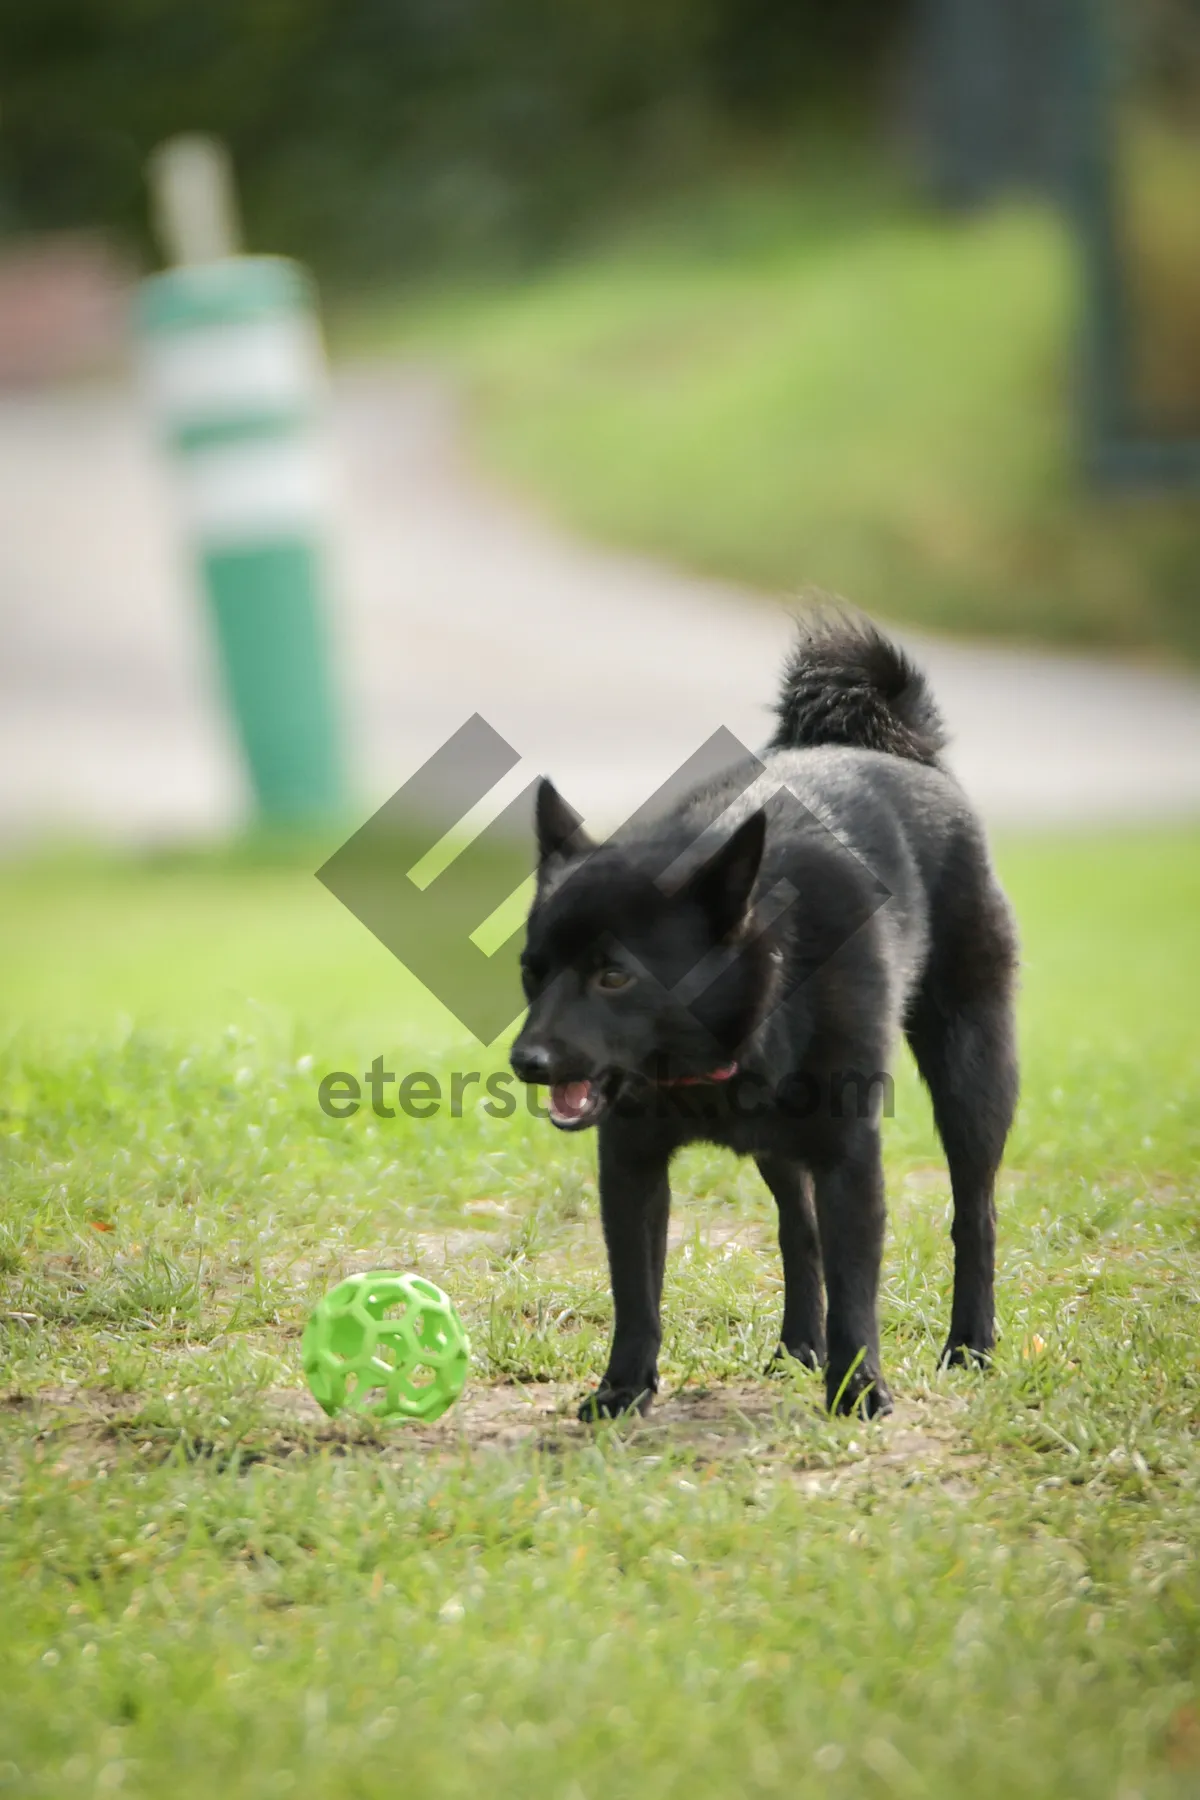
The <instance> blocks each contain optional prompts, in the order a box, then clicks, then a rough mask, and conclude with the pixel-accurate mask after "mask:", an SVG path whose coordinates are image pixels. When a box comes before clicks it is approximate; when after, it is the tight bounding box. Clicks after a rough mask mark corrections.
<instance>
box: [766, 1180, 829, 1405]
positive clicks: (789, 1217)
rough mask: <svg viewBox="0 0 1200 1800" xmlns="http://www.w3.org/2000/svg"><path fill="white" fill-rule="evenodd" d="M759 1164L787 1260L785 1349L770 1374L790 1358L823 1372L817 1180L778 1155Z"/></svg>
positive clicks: (781, 1336) (781, 1343) (781, 1342)
mask: <svg viewBox="0 0 1200 1800" xmlns="http://www.w3.org/2000/svg"><path fill="white" fill-rule="evenodd" d="M754 1160H755V1162H756V1163H757V1164H758V1171H759V1174H760V1175H761V1176H762V1178H763V1180H764V1181H765V1182H766V1184H767V1186H768V1187H769V1188H770V1190H771V1192H772V1194H773V1195H774V1196H775V1204H776V1206H777V1207H778V1208H779V1253H780V1256H781V1257H782V1259H783V1325H782V1328H781V1330H780V1333H779V1349H778V1350H777V1351H776V1353H775V1357H774V1359H773V1361H772V1364H771V1366H770V1368H768V1371H767V1373H768V1374H770V1372H771V1369H772V1368H774V1367H776V1366H777V1365H778V1363H779V1362H780V1360H781V1359H782V1358H784V1357H786V1356H794V1357H795V1358H796V1359H797V1361H798V1362H802V1363H804V1364H806V1365H807V1367H808V1368H810V1369H820V1368H822V1367H823V1366H824V1363H825V1294H824V1289H823V1287H822V1284H821V1240H820V1238H819V1236H818V1234H817V1209H816V1206H815V1204H814V1201H813V1188H812V1176H811V1175H810V1174H809V1172H808V1170H807V1169H806V1168H805V1167H804V1165H803V1163H798V1162H794V1161H793V1160H792V1158H791V1157H788V1156H780V1155H778V1154H777V1153H775V1152H773V1151H764V1152H763V1154H762V1155H761V1156H756V1157H755V1159H754Z"/></svg>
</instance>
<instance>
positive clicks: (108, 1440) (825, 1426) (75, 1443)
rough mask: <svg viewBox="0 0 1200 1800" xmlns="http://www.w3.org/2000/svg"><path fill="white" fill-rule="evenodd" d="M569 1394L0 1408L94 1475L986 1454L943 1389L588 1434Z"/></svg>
mask: <svg viewBox="0 0 1200 1800" xmlns="http://www.w3.org/2000/svg"><path fill="white" fill-rule="evenodd" d="M579 1399H580V1387H579V1384H578V1383H574V1382H536V1383H530V1384H528V1385H522V1386H517V1385H495V1386H484V1385H476V1386H473V1387H471V1388H470V1389H468V1391H467V1393H466V1394H464V1396H463V1397H462V1399H461V1400H460V1401H459V1402H458V1404H457V1405H456V1406H455V1407H454V1408H453V1409H452V1410H451V1412H449V1413H447V1414H446V1415H445V1416H444V1417H443V1418H441V1419H438V1420H436V1421H434V1422H433V1423H432V1424H422V1423H420V1422H418V1421H408V1422H393V1423H382V1424H376V1423H375V1422H373V1421H371V1420H360V1419H356V1418H352V1417H347V1416H343V1417H341V1418H338V1419H330V1418H328V1417H326V1415H325V1413H324V1412H322V1410H321V1408H320V1407H319V1406H318V1405H317V1402H316V1401H315V1400H314V1399H313V1397H312V1396H311V1394H308V1393H307V1392H305V1391H304V1390H303V1389H299V1388H272V1389H268V1390H267V1391H266V1392H265V1393H263V1394H262V1395H261V1396H260V1397H259V1405H258V1407H257V1409H256V1412H255V1416H254V1419H253V1421H252V1422H249V1423H247V1425H246V1426H245V1428H244V1429H242V1430H241V1431H239V1432H237V1433H235V1432H233V1431H226V1430H223V1429H222V1426H224V1425H225V1424H226V1423H227V1422H226V1421H224V1420H221V1421H217V1422H210V1423H209V1426H208V1429H205V1427H204V1425H203V1424H202V1423H201V1422H199V1421H189V1420H187V1419H186V1417H184V1416H183V1415H181V1416H180V1418H179V1420H178V1422H175V1421H167V1420H164V1419H163V1417H162V1416H161V1413H159V1415H158V1416H154V1415H153V1414H151V1416H149V1417H148V1416H147V1414H146V1410H145V1402H144V1401H143V1400H142V1399H141V1398H140V1397H139V1396H138V1395H136V1394H123V1395H114V1394H112V1393H111V1392H108V1391H105V1390H103V1389H82V1388H62V1387H47V1388H43V1389H41V1390H39V1391H38V1392H36V1393H32V1394H20V1395H16V1394H10V1395H8V1396H6V1397H5V1399H4V1401H3V1407H4V1409H5V1410H6V1411H7V1412H9V1414H10V1415H14V1414H15V1415H19V1416H20V1418H21V1422H22V1424H23V1426H24V1428H25V1435H26V1442H31V1443H32V1445H33V1454H34V1456H35V1458H36V1459H37V1460H38V1461H47V1460H49V1461H51V1462H52V1463H53V1466H54V1468H55V1471H56V1472H58V1473H61V1474H62V1475H63V1476H64V1477H81V1476H85V1475H93V1476H94V1475H95V1474H96V1473H97V1472H98V1471H99V1470H100V1469H111V1468H112V1467H113V1466H114V1465H115V1464H116V1463H117V1462H118V1461H120V1460H121V1459H123V1458H127V1457H128V1456H129V1455H130V1454H133V1455H137V1456H140V1457H145V1458H147V1459H149V1460H151V1461H160V1460H162V1459H163V1458H165V1457H168V1456H171V1455H174V1454H179V1453H182V1454H184V1455H185V1456H187V1457H188V1458H195V1457H205V1456H208V1457H212V1458H214V1459H216V1460H218V1461H220V1462H223V1463H229V1462H231V1461H234V1460H237V1461H238V1462H240V1463H243V1464H245V1465H250V1464H253V1463H256V1462H262V1461H272V1462H289V1461H292V1460H294V1459H297V1458H306V1457H310V1456H313V1455H318V1454H321V1453H326V1454H328V1453H329V1452H330V1451H333V1452H334V1453H340V1454H352V1453H353V1454H359V1455H366V1456H376V1457H379V1458H380V1459H381V1460H384V1461H386V1462H397V1461H402V1460H405V1459H407V1458H409V1457H412V1456H420V1457H425V1458H429V1457H433V1458H436V1459H450V1458H455V1457H461V1456H463V1455H477V1454H479V1455H494V1454H497V1453H505V1452H514V1451H523V1450H534V1451H539V1452H544V1453H548V1454H556V1455H563V1454H570V1453H571V1452H572V1451H579V1450H582V1449H584V1448H586V1447H587V1446H588V1444H589V1443H591V1442H594V1441H595V1440H596V1438H597V1436H599V1437H600V1438H601V1440H605V1439H610V1438H611V1437H612V1436H613V1435H618V1436H619V1437H620V1439H621V1441H622V1442H623V1444H624V1445H625V1446H626V1447H627V1449H628V1450H629V1451H630V1452H632V1453H634V1454H636V1455H638V1456H639V1457H641V1458H642V1459H646V1460H659V1459H662V1458H666V1457H680V1456H682V1457H683V1458H684V1459H685V1460H687V1461H690V1462H692V1463H694V1464H695V1465H697V1466H698V1467H701V1468H707V1467H712V1466H714V1465H720V1464H721V1463H724V1462H728V1461H731V1460H743V1459H748V1460H749V1461H751V1462H752V1463H754V1464H755V1465H758V1466H762V1467H763V1468H764V1469H765V1468H770V1469H771V1470H773V1471H774V1472H779V1471H781V1470H783V1471H790V1472H792V1473H794V1475H795V1478H796V1480H797V1481H798V1483H799V1485H800V1486H801V1488H802V1489H803V1491H804V1492H806V1493H811V1494H814V1495H819V1494H833V1493H838V1492H843V1491H845V1490H846V1489H847V1488H848V1487H855V1486H858V1485H859V1484H862V1483H864V1482H871V1481H877V1480H879V1479H881V1478H888V1479H893V1480H899V1481H900V1482H901V1483H903V1484H908V1483H910V1482H911V1481H913V1480H934V1481H936V1482H938V1483H939V1484H940V1486H941V1487H942V1488H943V1489H945V1490H947V1491H950V1492H952V1493H954V1492H961V1493H962V1494H963V1496H964V1497H965V1496H966V1495H967V1494H968V1493H970V1492H971V1491H972V1488H971V1474H972V1471H974V1470H975V1469H977V1468H978V1467H979V1466H980V1465H981V1463H982V1462H983V1458H982V1457H980V1456H977V1455H975V1454H973V1453H972V1451H971V1446H970V1441H969V1439H968V1437H967V1435H966V1433H965V1431H964V1423H963V1417H962V1415H963V1412H964V1407H963V1403H962V1402H961V1401H958V1400H955V1399H953V1398H950V1397H946V1396H928V1397H924V1398H918V1399H911V1400H902V1401H900V1402H898V1404H897V1407H896V1411H895V1413H894V1414H893V1415H892V1416H891V1418H889V1419H886V1420H883V1421H880V1422H877V1423H872V1424H870V1425H868V1424H865V1423H864V1424H861V1425H857V1424H854V1425H850V1426H848V1425H846V1424H845V1423H844V1422H837V1423H836V1424H835V1423H834V1422H832V1421H830V1420H829V1419H828V1417H827V1416H826V1415H825V1413H824V1411H823V1409H822V1408H821V1406H820V1405H819V1402H818V1401H817V1400H816V1399H815V1398H814V1399H812V1400H809V1399H808V1398H807V1397H799V1396H796V1395H795V1394H792V1393H781V1391H780V1389H779V1387H778V1386H776V1385H774V1384H770V1383H765V1382H764V1383H759V1384H757V1385H755V1384H750V1383H747V1384H744V1385H740V1386H735V1385H730V1386H723V1387H714V1388H685V1389H682V1390H680V1391H679V1392H677V1393H669V1394H666V1395H664V1396H662V1397H661V1398H660V1399H659V1401H658V1403H657V1404H656V1405H655V1407H654V1408H653V1410H652V1411H651V1413H650V1415H649V1416H648V1417H647V1418H644V1419H643V1418H628V1419H624V1420H620V1421H616V1422H614V1423H612V1424H605V1425H602V1426H601V1427H599V1431H598V1432H597V1428H595V1427H593V1426H589V1425H583V1424H581V1423H580V1422H579V1420H578V1419H577V1418H576V1416H575V1412H576V1408H577V1406H578V1403H579ZM848 1431H849V1432H852V1433H854V1435H850V1436H847V1432H848Z"/></svg>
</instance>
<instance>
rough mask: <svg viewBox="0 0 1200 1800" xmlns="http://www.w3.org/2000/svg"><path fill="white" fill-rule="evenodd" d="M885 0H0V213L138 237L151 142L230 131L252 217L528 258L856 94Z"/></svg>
mask: <svg viewBox="0 0 1200 1800" xmlns="http://www.w3.org/2000/svg"><path fill="white" fill-rule="evenodd" d="M909 10H910V8H909V7H908V6H907V5H903V4H901V5H898V4H897V3H896V0H842V4H840V5H839V6H837V7H831V6H828V5H827V4H824V3H823V0H649V3H647V0H203V3H200V4H198V3H197V0H5V5H4V8H3V9H2V11H0V69H2V70H3V77H2V80H3V86H2V89H0V231H3V230H6V229H7V230H9V231H13V230H22V229H33V228H44V227H48V226H49V227H62V226H74V225H79V224H103V225H106V226H108V227H110V228H115V229H117V230H118V231H121V232H124V233H125V234H127V235H128V236H129V237H130V238H132V239H134V240H135V241H136V240H140V239H142V237H143V233H144V229H145V226H144V220H145V205H144V195H143V187H142V181H143V177H142V171H143V167H144V163H145V159H146V155H147V153H148V151H149V150H150V149H151V148H152V146H153V145H154V144H155V143H156V142H157V141H158V140H159V139H161V138H163V137H164V136H167V135H168V134H170V133H172V132H175V131H180V130H207V131H213V132H216V133H219V134H220V135H222V136H224V137H225V138H226V139H227V140H228V141H229V143H230V144H231V146H232V149H233V152H234V156H235V159H236V163H237V167H238V170H239V173H240V176H241V181H242V187H243V197H244V205H245V213H246V221H247V236H248V239H249V241H250V243H251V244H252V245H253V246H254V247H256V248H270V249H277V250H289V251H294V252H297V253H300V254H303V255H306V256H309V257H311V258H313V259H315V260H316V261H317V262H318V263H319V264H322V265H324V266H325V267H327V268H329V267H333V268H335V269H338V270H341V271H344V272H347V273H351V274H356V275H362V274H377V273H384V272H388V273H391V272H395V271H402V270H403V269H405V268H406V267H409V266H414V265H419V264H421V263H427V262H428V261H429V260H430V259H436V260H438V261H442V262H445V261H446V260H454V259H462V258H471V259H475V258H478V257H479V256H481V255H483V256H488V257H494V256H496V255H497V254H498V253H500V252H501V251H502V252H503V254H504V255H505V256H507V257H509V258H512V257H516V258H518V259H520V258H525V257H528V256H529V255H531V254H536V253H538V252H540V251H543V250H545V249H546V248H548V247H552V246H553V245H555V244H557V243H559V242H561V241H562V240H563V239H564V238H566V237H568V236H569V235H570V234H571V233H572V232H573V231H574V230H575V229H576V228H577V227H578V225H579V224H580V222H581V221H582V220H584V219H586V218H587V217H588V216H589V215H593V214H594V213H595V212H596V211H597V210H605V209H610V208H611V207H612V206H613V204H614V203H616V202H620V201H624V200H628V199H630V198H633V199H636V197H637V192H638V190H639V189H642V188H651V189H653V188H654V187H655V186H657V185H660V184H661V183H663V182H664V181H670V180H672V179H674V178H676V177H678V175H680V174H681V173H687V172H689V171H691V170H694V169H696V168H697V167H703V166H704V164H705V162H706V160H712V159H714V158H728V157H730V156H731V155H733V156H736V155H737V154H738V151H739V148H740V147H741V146H747V147H749V146H751V145H761V144H762V142H763V140H764V139H770V138H771V137H772V135H777V134H780V133H786V132H788V131H789V130H790V129H792V128H793V126H794V125H795V123H796V121H797V118H798V116H799V115H800V114H801V113H802V112H805V111H808V110H811V109H812V108H813V106H814V105H819V106H820V107H821V108H823V109H825V110H828V109H830V108H831V107H834V108H836V107H845V106H850V107H853V106H855V105H861V104H862V103H863V102H864V101H865V100H866V99H867V98H868V97H869V95H870V94H871V91H872V87H873V84H874V82H875V81H876V78H877V76H878V75H879V73H880V71H881V69H883V68H884V67H886V66H887V62H888V59H889V56H890V54H891V52H892V48H893V46H894V45H895V43H896V41H897V33H898V31H899V30H900V28H901V26H902V23H903V21H904V19H905V17H906V15H907V13H908V12H909Z"/></svg>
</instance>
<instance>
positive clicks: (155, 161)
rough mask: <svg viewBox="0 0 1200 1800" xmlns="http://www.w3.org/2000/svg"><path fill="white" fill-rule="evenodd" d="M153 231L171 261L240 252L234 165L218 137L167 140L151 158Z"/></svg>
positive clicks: (198, 260) (194, 135) (192, 135)
mask: <svg viewBox="0 0 1200 1800" xmlns="http://www.w3.org/2000/svg"><path fill="white" fill-rule="evenodd" d="M148 173H149V176H150V193H151V201H152V205H153V210H154V229H155V234H156V236H157V238H158V241H159V243H160V244H161V245H162V247H163V250H164V252H165V253H166V258H167V261H168V262H170V263H206V262H217V261H219V260H220V258H221V257H223V256H236V255H237V254H238V251H239V250H240V249H241V232H240V231H239V229H238V216H237V195H236V193H235V191H234V185H233V164H232V162H231V161H230V157H229V151H228V150H227V149H226V148H225V145H224V144H223V143H221V141H220V139H219V138H212V137H204V136H202V135H201V134H200V133H198V132H197V133H190V134H188V135H187V136H184V137H174V138H168V139H167V141H166V143H165V144H160V145H159V146H158V149H157V150H155V151H154V152H153V154H152V155H151V157H150V163H149V169H148Z"/></svg>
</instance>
